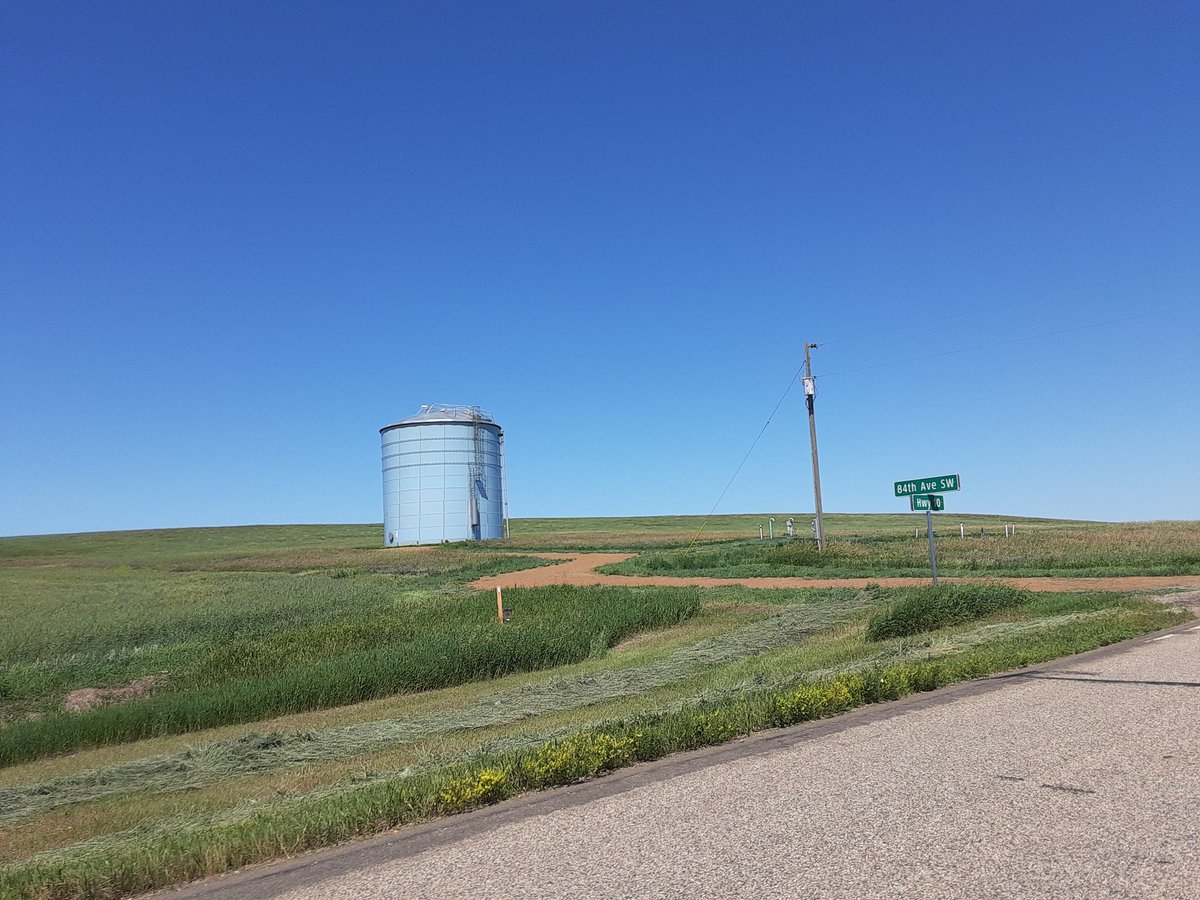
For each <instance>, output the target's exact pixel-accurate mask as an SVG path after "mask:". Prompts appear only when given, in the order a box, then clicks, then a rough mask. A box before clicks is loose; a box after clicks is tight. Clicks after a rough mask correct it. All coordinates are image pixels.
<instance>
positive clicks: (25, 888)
mask: <svg viewBox="0 0 1200 900" xmlns="http://www.w3.org/2000/svg"><path fill="white" fill-rule="evenodd" d="M1068 605H1070V604H1068ZM1075 605H1077V606H1079V605H1087V604H1079V603H1076V604H1075ZM1093 605H1094V604H1093ZM1109 609H1111V610H1112V614H1111V615H1108V616H1093V617H1092V618H1091V619H1090V620H1089V622H1090V625H1089V628H1088V629H1087V630H1086V631H1085V632H1082V633H1081V632H1080V630H1079V629H1078V628H1076V627H1074V626H1070V625H1059V626H1051V627H1049V628H1047V629H1044V630H1043V631H1042V632H1041V633H1039V634H1038V635H1037V636H1036V637H1035V638H1033V639H1030V636H1029V634H1028V633H1023V634H1020V635H1016V636H1012V637H1008V638H1002V639H999V640H995V641H991V642H987V643H979V644H976V645H975V646H973V647H971V648H970V649H967V650H965V651H963V652H960V653H951V654H947V653H943V654H942V655H941V656H940V657H939V656H937V655H935V654H932V653H930V654H928V655H927V657H926V658H925V659H912V660H907V661H893V662H890V663H887V662H885V663H880V664H876V665H871V666H869V667H868V668H865V669H863V670H860V671H847V672H843V673H841V674H833V675H828V676H824V677H819V678H816V679H812V678H806V677H804V676H803V674H800V675H798V676H796V677H793V678H792V679H791V680H790V681H789V682H786V683H777V684H773V685H770V686H768V687H760V688H754V687H746V688H744V689H742V690H739V691H735V692H726V693H724V694H720V693H718V694H711V693H710V696H708V697H707V698H704V699H696V700H691V701H686V702H684V703H681V704H678V705H675V706H673V707H671V708H669V709H658V710H651V711H646V712H642V713H638V714H634V715H630V716H625V717H622V718H619V719H607V720H600V721H597V722H594V723H592V724H589V725H587V726H585V727H583V728H577V729H574V730H572V731H570V732H568V733H564V734H559V735H554V736H538V735H536V734H535V735H531V736H530V737H529V738H527V739H525V740H519V741H508V742H499V743H492V744H485V745H480V746H479V747H478V748H477V749H476V750H475V751H474V752H470V753H467V754H465V755H460V756H458V757H455V758H452V759H449V760H445V761H443V762H442V763H441V764H436V763H434V764H432V765H430V764H426V765H422V766H417V767H415V768H414V767H407V768H406V769H405V770H404V771H400V772H390V773H377V774H364V776H363V777H361V778H359V779H356V780H353V781H351V782H348V783H346V784H343V785H340V786H336V787H333V788H329V789H325V790H320V791H315V792H310V793H308V794H305V795H301V796H277V797H275V798H274V799H273V800H270V801H267V802H265V803H261V804H258V803H256V804H248V805H242V806H238V807H234V808H231V809H228V810H225V811H223V812H220V813H218V814H213V815H208V816H204V817H202V818H200V819H180V818H179V817H175V818H173V819H168V820H166V821H163V822H162V823H161V824H159V825H156V826H152V827H143V828H137V829H133V830H131V831H129V832H126V833H123V834H114V835H111V836H110V837H107V838H104V839H100V840H93V841H91V842H87V843H84V844H81V845H79V847H78V848H66V849H65V850H63V851H57V852H50V853H45V854H42V855H40V856H37V857H35V858H32V859H28V860H25V861H21V862H18V863H15V864H11V865H9V866H6V867H4V869H3V870H0V886H2V887H4V888H7V889H8V890H9V891H11V892H12V893H14V894H17V895H23V896H38V897H47V898H58V897H117V896H123V895H126V894H129V893H132V892H138V891H144V890H150V889H153V888H155V887H158V886H162V885H166V884H171V883H174V882H178V881H181V880H187V879H191V878H196V877H200V876H203V875H207V874H213V873H217V872H222V871H227V870H229V869H232V868H237V867H241V866H244V865H248V864H251V863H254V862H257V861H260V860H263V859H269V858H271V857H273V856H275V855H277V854H278V853H279V852H281V850H282V851H286V852H287V853H289V854H291V853H296V852H301V851H303V850H306V849H311V848H315V847H320V846H325V845H327V844H331V843H335V842H338V841H342V840H345V839H347V838H351V837H354V836H357V835H364V834H371V833H374V832H376V831H378V830H380V829H386V828H391V827H394V826H396V825H401V824H406V823H415V822H420V821H425V820H427V819H430V818H433V817H436V816H439V815H446V814H450V813H454V812H457V811H460V810H463V809H470V808H474V807H478V806H483V805H487V804H490V803H495V802H498V801H500V800H504V799H506V798H508V797H511V796H515V795H517V794H519V793H522V792H525V791H529V790H538V789H542V788H545V787H548V786H552V785H556V784H564V783H569V782H571V781H574V780H577V779H579V778H584V777H592V776H595V775H598V774H602V773H603V772H605V771H609V770H612V769H616V768H621V767H623V766H626V765H630V764H632V763H635V762H640V761H649V760H653V759H658V758H661V757H663V756H665V755H668V754H670V753H673V752H677V751H680V750H688V749H695V748H698V747H704V746H711V745H714V744H720V743H723V742H725V741H728V740H730V739H732V738H734V737H737V736H740V735H745V734H749V733H752V732H754V731H757V730H760V729H763V728H770V727H778V726H782V725H791V724H796V723H799V722H804V721H810V720H812V719H817V718H823V717H826V716H830V715H837V714H838V713H841V712H844V711H846V710H849V709H853V708H854V707H856V706H860V705H863V704H867V703H875V702H881V701H886V700H891V699H896V698H898V697H902V696H904V695H906V694H909V693H912V692H914V691H926V690H933V689H936V688H938V687H941V686H944V685H948V684H952V683H954V682H957V681H961V680H964V679H968V678H975V677H979V676H981V675H986V674H989V673H991V672H997V671H1003V670H1006V669H1010V668H1013V667H1016V666H1022V665H1029V664H1031V663H1036V662H1040V661H1043V660H1046V659H1052V658H1054V657H1056V656H1059V655H1062V654H1063V653H1067V652H1074V651H1077V650H1080V649H1087V648H1090V647H1093V646H1099V645H1102V644H1104V643H1110V642H1112V641H1115V640H1120V639H1122V638H1125V637H1130V636H1133V635H1135V634H1138V633H1142V632H1144V631H1145V630H1148V629H1149V628H1150V627H1153V626H1154V625H1156V624H1166V623H1169V622H1170V621H1173V620H1174V619H1175V618H1176V617H1175V616H1173V615H1172V614H1171V613H1170V611H1168V610H1166V609H1163V608H1158V609H1153V608H1149V607H1145V606H1144V605H1142V606H1138V605H1136V604H1130V603H1128V602H1125V601H1116V605H1115V606H1111V607H1109Z"/></svg>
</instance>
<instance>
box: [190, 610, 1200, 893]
mask: <svg viewBox="0 0 1200 900" xmlns="http://www.w3.org/2000/svg"><path fill="white" fill-rule="evenodd" d="M1198 717H1200V625H1196V624H1194V623H1193V624H1190V625H1185V626H1181V627H1180V628H1177V629H1174V630H1173V631H1172V632H1170V633H1167V634H1165V635H1160V636H1156V637H1151V638H1140V639H1138V640H1136V641H1133V642H1129V643H1127V644H1125V645H1119V646H1117V647H1115V648H1107V649H1103V650H1099V651H1094V652H1093V653H1089V654H1084V655H1083V656H1079V657H1074V658H1071V659H1069V660H1065V661H1060V662H1059V663H1054V664H1049V665H1046V666H1041V667H1038V668H1036V669H1032V670H1027V671H1025V672H1022V673H1019V674H1016V675H1009V676H1001V677H997V678H991V679H985V680H982V681H979V682H972V683H970V684H966V685H958V686H955V687H952V688H948V689H945V690H943V691H938V692H936V693H934V694H926V695H920V696H916V697H911V698H907V699H905V700H902V701H898V702H896V703H890V704H884V705H881V706H875V707H870V708H867V709H863V710H859V711H857V712H854V713H851V714H849V715H847V716H842V717H839V718H837V719H832V720H826V721H824V722H815V723H810V724H807V725H802V726H798V727H796V728H791V729H785V730H781V731H775V732H770V733H765V734H763V735H756V736H754V737H752V738H750V739H747V740H743V741H738V742H735V743H733V744H729V745H725V746H723V747H719V748H714V749H712V750H707V751H700V752H698V753H692V754H685V755H682V756H677V757H672V758H671V759H668V760H663V761H661V762H658V763H653V764H649V765H644V766H637V767H634V768H631V769H628V770H624V771H622V772H618V773H615V774H613V775H611V776H609V777H607V778H603V779H598V780H596V781H592V782H588V783H586V784H581V785H576V786H573V787H570V788H565V789H561V790H558V791H549V792H546V793H543V794H538V795H535V796H531V797H526V798H521V799H518V800H516V801H512V802H509V803H506V804H502V805H500V806H497V807H493V808H491V809H487V810H482V811H480V812H478V813H472V814H468V815H464V816H458V817H454V818H453V819H449V820H446V821H444V822H440V823H434V824H433V825H429V826H424V827H421V828H410V829H405V830H402V831H399V832H396V833H395V834H392V835H385V836H383V837H381V838H376V839H373V840H369V841H364V842H360V843H358V844H351V845H347V846H345V847H341V848H336V849H334V850H331V851H325V852H323V853H318V854H313V855H311V856H308V857H305V858H303V859H298V860H292V861H288V862H285V863H281V864H276V865H273V866H268V867H262V868H258V869H252V870H247V871H245V872H241V873H236V874H234V875H231V876H227V877H225V878H223V879H211V880H209V881H207V882H204V883H201V884H198V885H193V886H191V887H189V888H185V889H184V890H183V891H182V892H181V893H182V894H184V895H187V896H195V897H204V898H206V900H218V898H219V900H232V898H249V897H255V898H257V897H268V896H278V897H286V898H310V897H319V898H329V900H336V898H347V900H367V898H376V897H379V898H382V897H463V898H468V897H469V898H473V900H479V898H500V897H521V898H540V897H588V898H609V897H613V898H616V897H681V898H682V897H688V898H692V897H755V898H759V897H854V898H860V897H1014V898H1015V897H1021V898H1025V897H1055V898H1061V897H1088V898H1093V897H1171V898H1194V897H1200V724H1198ZM177 896H179V895H177Z"/></svg>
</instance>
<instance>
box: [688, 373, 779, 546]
mask: <svg viewBox="0 0 1200 900" xmlns="http://www.w3.org/2000/svg"><path fill="white" fill-rule="evenodd" d="M801 371H803V369H797V370H796V374H795V375H793V376H792V377H791V378H790V379H789V380H788V385H787V387H786V388H785V389H784V391H783V393H782V394H781V395H780V397H779V402H778V403H776V404H775V408H774V409H773V410H771V414H770V415H769V416H767V421H765V422H763V427H762V428H760V429H759V430H758V435H757V436H756V437H755V438H754V443H752V444H751V445H750V449H749V450H747V451H746V455H745V456H743V457H742V461H741V462H740V463H738V467H737V468H736V469H735V470H734V472H733V475H732V476H731V477H730V479H729V482H728V483H727V484H726V485H725V490H723V491H721V496H720V497H718V498H717V502H716V503H714V504H713V505H712V509H710V510H709V511H708V515H707V516H705V517H704V521H703V522H701V523H700V530H699V531H697V532H696V534H695V535H694V536H693V537H692V539H691V540H690V541H689V542H688V545H687V548H686V549H685V550H684V552H685V553H687V552H688V551H690V550H691V549H692V545H693V544H695V543H696V541H697V540H698V539H699V538H700V535H701V534H703V533H704V529H705V527H707V525H708V520H709V519H711V518H712V515H713V513H715V512H716V511H717V507H718V506H720V505H721V501H722V500H724V499H725V495H726V494H728V493H729V489H730V488H731V487H733V482H734V481H735V480H737V477H738V475H739V474H740V473H741V471H742V467H743V466H744V465H746V460H748V459H749V458H750V454H751V453H753V452H754V448H755V447H757V446H758V442H759V441H760V440H761V439H762V436H763V434H764V433H765V432H766V430H767V426H768V425H770V424H771V420H772V419H774V418H775V413H777V412H779V407H781V406H783V401H784V400H786V399H787V395H788V394H790V393H791V392H792V387H793V386H794V385H795V384H796V382H797V381H799V380H800V373H801Z"/></svg>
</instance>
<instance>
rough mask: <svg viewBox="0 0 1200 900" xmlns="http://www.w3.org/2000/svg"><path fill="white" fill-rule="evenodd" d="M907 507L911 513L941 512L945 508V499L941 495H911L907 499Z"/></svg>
mask: <svg viewBox="0 0 1200 900" xmlns="http://www.w3.org/2000/svg"><path fill="white" fill-rule="evenodd" d="M908 503H909V506H910V507H911V508H912V511H913V512H925V510H927V509H928V510H930V511H932V512H941V511H942V510H943V509H945V508H946V498H945V497H943V496H942V495H941V494H913V495H912V496H911V497H909V498H908Z"/></svg>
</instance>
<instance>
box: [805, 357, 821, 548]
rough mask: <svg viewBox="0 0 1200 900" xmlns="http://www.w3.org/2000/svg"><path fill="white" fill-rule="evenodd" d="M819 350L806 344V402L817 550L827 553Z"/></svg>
mask: <svg viewBox="0 0 1200 900" xmlns="http://www.w3.org/2000/svg"><path fill="white" fill-rule="evenodd" d="M815 349H817V345H816V344H810V343H809V342H808V341H805V342H804V400H805V402H806V403H807V404H808V442H809V444H810V445H811V446H812V464H813V497H814V498H815V500H816V504H817V550H818V551H819V552H821V553H824V552H825V519H824V517H823V514H822V512H821V466H820V464H819V463H818V462H817V419H816V415H815V414H814V413H813V401H814V400H816V398H817V381H816V379H815V378H813V373H812V360H811V359H810V358H809V353H808V351H809V350H815Z"/></svg>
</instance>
